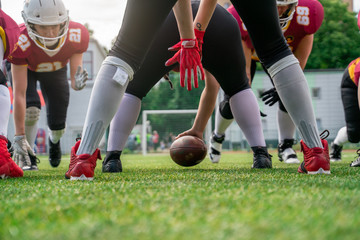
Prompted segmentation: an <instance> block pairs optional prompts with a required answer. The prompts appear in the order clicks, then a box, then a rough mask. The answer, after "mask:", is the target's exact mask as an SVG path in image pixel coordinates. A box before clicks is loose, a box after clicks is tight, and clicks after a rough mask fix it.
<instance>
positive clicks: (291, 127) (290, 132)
mask: <svg viewBox="0 0 360 240" xmlns="http://www.w3.org/2000/svg"><path fill="white" fill-rule="evenodd" d="M277 123H278V134H279V143H282V142H284V139H293V138H294V134H295V130H296V127H295V124H294V123H293V121H292V119H291V117H290V115H289V114H288V113H286V112H284V111H282V110H281V109H279V108H278V111H277Z"/></svg>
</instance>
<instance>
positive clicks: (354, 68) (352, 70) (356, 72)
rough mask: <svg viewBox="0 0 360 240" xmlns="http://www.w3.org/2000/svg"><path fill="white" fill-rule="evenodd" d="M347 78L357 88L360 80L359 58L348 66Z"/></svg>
mask: <svg viewBox="0 0 360 240" xmlns="http://www.w3.org/2000/svg"><path fill="white" fill-rule="evenodd" d="M348 71H349V76H350V78H351V80H352V81H353V82H354V83H355V85H356V86H359V78H360V57H358V58H357V59H355V60H353V61H352V62H351V63H350V64H349V66H348Z"/></svg>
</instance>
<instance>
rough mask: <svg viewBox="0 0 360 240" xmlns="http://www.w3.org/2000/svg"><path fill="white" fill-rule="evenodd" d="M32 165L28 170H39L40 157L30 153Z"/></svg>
mask: <svg viewBox="0 0 360 240" xmlns="http://www.w3.org/2000/svg"><path fill="white" fill-rule="evenodd" d="M29 157H30V162H31V167H30V169H28V171H37V170H39V168H38V166H37V164H38V163H40V159H38V158H37V157H36V156H32V155H30V154H29Z"/></svg>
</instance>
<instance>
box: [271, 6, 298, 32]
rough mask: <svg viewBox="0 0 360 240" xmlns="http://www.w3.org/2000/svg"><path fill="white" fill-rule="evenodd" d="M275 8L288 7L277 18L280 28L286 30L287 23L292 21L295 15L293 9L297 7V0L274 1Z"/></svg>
mask: <svg viewBox="0 0 360 240" xmlns="http://www.w3.org/2000/svg"><path fill="white" fill-rule="evenodd" d="M276 4H277V6H288V9H287V10H286V11H285V12H284V13H283V14H281V16H279V19H280V27H281V28H282V29H283V30H286V29H287V27H288V23H289V22H290V20H291V19H292V17H293V15H294V13H295V7H296V6H297V5H298V0H276Z"/></svg>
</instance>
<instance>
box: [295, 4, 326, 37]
mask: <svg viewBox="0 0 360 240" xmlns="http://www.w3.org/2000/svg"><path fill="white" fill-rule="evenodd" d="M305 2H306V3H305V4H304V8H306V7H307V8H308V11H309V19H310V23H309V24H308V25H305V27H304V30H305V32H306V33H307V34H314V33H316V32H317V30H319V28H320V26H321V24H322V22H323V20H324V8H323V6H322V5H321V3H320V2H319V1H318V0H307V1H305ZM302 10H303V11H306V10H305V9H301V8H297V9H296V11H302ZM298 13H299V12H298ZM301 16H304V15H301V14H298V17H301ZM298 21H301V20H299V19H298Z"/></svg>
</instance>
